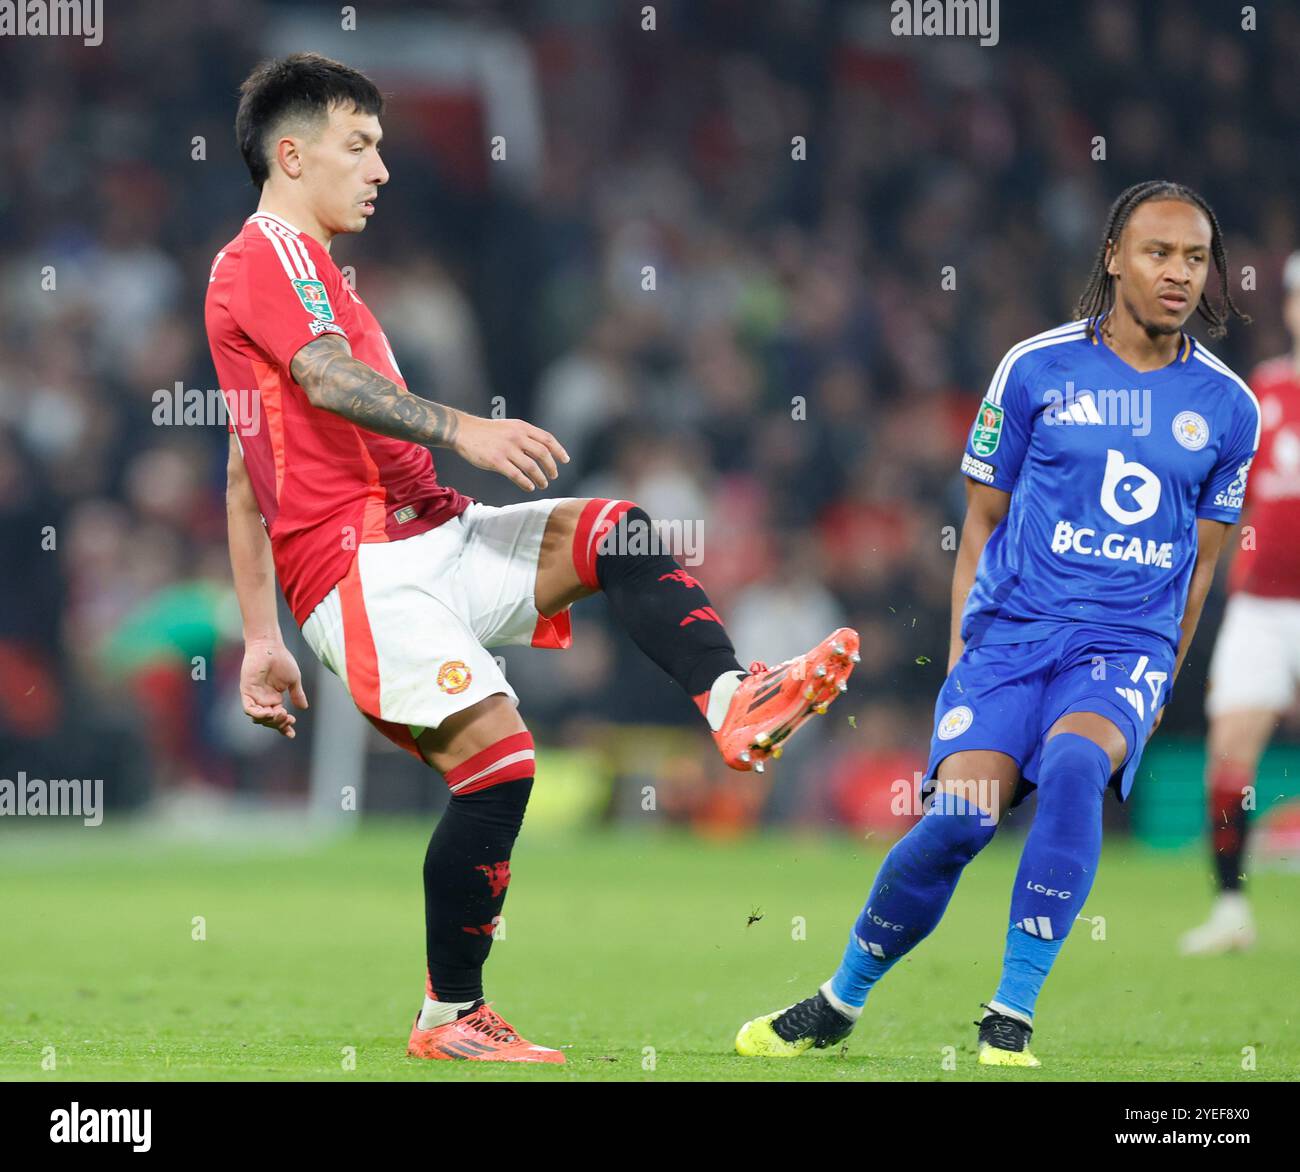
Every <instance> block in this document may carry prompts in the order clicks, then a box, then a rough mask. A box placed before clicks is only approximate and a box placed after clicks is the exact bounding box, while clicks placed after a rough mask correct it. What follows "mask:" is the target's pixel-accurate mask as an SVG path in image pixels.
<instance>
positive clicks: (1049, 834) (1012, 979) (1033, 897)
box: [979, 712, 1128, 1066]
mask: <svg viewBox="0 0 1300 1172" xmlns="http://www.w3.org/2000/svg"><path fill="white" fill-rule="evenodd" d="M1127 755H1128V743H1127V741H1126V739H1125V736H1124V733H1123V732H1121V731H1120V729H1119V728H1118V727H1116V725H1115V724H1114V722H1112V721H1111V720H1109V719H1108V718H1107V717H1104V716H1101V715H1099V714H1097V713H1094V712H1072V713H1069V714H1067V715H1066V716H1063V717H1061V718H1060V719H1059V720H1057V721H1056V722H1055V723H1054V724H1053V725H1052V727H1051V728H1050V729H1049V730H1048V732H1047V736H1046V737H1045V738H1044V744H1043V751H1042V757H1041V759H1040V764H1039V767H1038V777H1037V785H1038V809H1037V811H1036V813H1035V814H1034V822H1033V825H1032V826H1031V827H1030V828H1029V834H1028V836H1027V837H1026V839H1025V845H1024V849H1023V851H1022V852H1021V855H1020V867H1019V869H1018V870H1017V872H1016V881H1015V886H1014V887H1013V889H1012V894H1011V924H1010V927H1009V928H1008V929H1007V942H1006V950H1005V953H1004V955H1003V961H1002V980H1001V982H1000V983H999V984H998V988H997V992H996V993H995V994H994V995H993V999H992V1000H991V1001H989V1002H988V1004H987V1005H986V1006H985V1007H984V1009H985V1013H984V1018H983V1020H982V1021H980V1023H979V1027H980V1032H979V1062H980V1064H981V1065H984V1066H1037V1065H1039V1063H1038V1059H1036V1058H1035V1057H1034V1056H1033V1055H1032V1054H1031V1053H1030V1052H1029V1048H1028V1046H1029V1038H1030V1036H1031V1035H1032V1033H1033V1023H1034V1007H1035V1004H1036V1003H1037V1000H1038V994H1039V993H1040V992H1041V990H1042V987H1043V982H1044V981H1046V980H1047V974H1048V973H1049V972H1050V971H1051V968H1052V964H1053V963H1054V962H1055V960H1056V958H1057V956H1058V954H1059V953H1060V951H1061V946H1062V945H1063V944H1064V943H1065V937H1066V936H1067V935H1068V934H1069V931H1070V929H1071V927H1073V925H1074V921H1075V917H1076V916H1077V915H1078V914H1079V911H1080V910H1081V909H1082V908H1083V905H1084V902H1085V901H1086V900H1087V898H1088V892H1089V891H1091V890H1092V884H1093V880H1094V879H1095V878H1096V875H1097V863H1098V861H1099V860H1100V858H1101V810H1102V798H1103V797H1104V796H1105V793H1106V786H1107V784H1108V783H1109V781H1110V778H1111V775H1112V774H1113V773H1114V772H1115V770H1117V769H1118V768H1119V767H1120V766H1121V765H1122V764H1123V762H1124V760H1125V758H1126V756H1127Z"/></svg>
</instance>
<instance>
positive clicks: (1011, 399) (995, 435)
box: [961, 347, 1033, 492]
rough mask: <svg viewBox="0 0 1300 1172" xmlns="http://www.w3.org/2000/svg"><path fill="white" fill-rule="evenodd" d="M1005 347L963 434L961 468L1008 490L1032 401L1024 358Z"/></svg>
mask: <svg viewBox="0 0 1300 1172" xmlns="http://www.w3.org/2000/svg"><path fill="white" fill-rule="evenodd" d="M1016 349H1017V348H1016V347H1012V349H1011V350H1008V351H1007V353H1006V356H1005V357H1004V358H1003V359H1002V361H1001V362H1000V363H998V368H997V370H996V371H994V372H993V380H992V381H991V382H990V383H989V389H988V392H987V393H986V394H985V396H984V401H983V402H982V403H980V406H979V410H978V411H977V412H976V413H975V422H974V423H973V424H971V429H970V432H969V434H968V435H967V436H966V451H965V454H964V455H963V456H962V458H961V470H962V472H964V473H965V474H966V475H967V476H969V477H970V478H971V479H972V480H977V481H979V482H980V483H981V484H991V485H992V486H993V487H994V488H1000V489H1001V490H1002V491H1003V492H1010V491H1011V490H1012V488H1013V487H1014V486H1015V483H1016V478H1017V477H1018V476H1019V475H1020V466H1021V464H1023V463H1024V461H1025V452H1026V451H1027V450H1028V448H1029V434H1030V427H1031V425H1032V423H1033V410H1032V404H1031V403H1030V399H1029V392H1028V390H1027V388H1026V387H1025V381H1024V380H1025V374H1026V366H1027V363H1026V360H1025V358H1024V357H1023V356H1021V355H1017V354H1016Z"/></svg>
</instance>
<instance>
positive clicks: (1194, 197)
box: [1074, 179, 1250, 341]
mask: <svg viewBox="0 0 1300 1172" xmlns="http://www.w3.org/2000/svg"><path fill="white" fill-rule="evenodd" d="M1149 199H1177V200H1181V201H1182V202H1183V203H1189V204H1191V205H1192V206H1193V207H1196V208H1200V210H1201V211H1203V212H1204V213H1205V218H1206V219H1207V220H1209V221H1210V232H1211V235H1210V252H1211V253H1212V254H1213V256H1214V267H1215V268H1216V269H1218V270H1219V296H1220V297H1221V298H1222V303H1221V304H1220V305H1218V306H1215V305H1213V304H1212V303H1211V302H1210V300H1209V298H1207V297H1206V296H1205V294H1204V293H1202V294H1201V299H1200V301H1199V302H1197V305H1196V312H1197V313H1198V314H1200V315H1201V317H1203V318H1204V319H1205V320H1206V321H1207V322H1209V323H1210V330H1209V333H1210V337H1211V338H1222V337H1223V336H1224V335H1225V334H1226V333H1227V332H1228V326H1227V321H1228V314H1229V313H1231V314H1232V315H1233V317H1235V318H1237V319H1238V320H1239V321H1242V322H1245V323H1247V324H1249V322H1250V315H1249V314H1245V313H1242V312H1241V310H1240V309H1238V308H1237V306H1236V304H1235V302H1234V301H1233V300H1232V294H1231V293H1230V292H1228V258H1227V255H1226V254H1225V253H1224V251H1223V233H1222V232H1221V231H1220V230H1219V220H1218V217H1217V216H1215V214H1214V211H1213V209H1212V208H1211V207H1210V205H1209V204H1208V203H1206V202H1205V200H1204V198H1203V197H1202V196H1200V195H1198V194H1197V193H1196V192H1195V191H1193V190H1192V189H1191V188H1190V187H1187V186H1185V185H1184V184H1182V183H1173V182H1171V181H1170V180H1168V179H1149V180H1147V181H1146V182H1145V183H1135V184H1134V185H1133V186H1132V187H1130V188H1128V189H1127V190H1125V191H1122V192H1120V195H1119V198H1118V199H1117V200H1115V202H1114V203H1113V204H1111V205H1110V214H1109V215H1108V216H1107V217H1106V230H1105V231H1104V232H1103V233H1102V235H1101V247H1100V248H1098V249H1097V258H1096V260H1094V261H1093V262H1092V271H1091V272H1090V273H1089V274H1088V284H1087V286H1086V287H1085V288H1084V290H1083V295H1082V296H1081V297H1080V298H1079V304H1078V306H1077V308H1076V309H1075V311H1074V312H1075V316H1076V317H1086V318H1087V319H1088V326H1087V335H1088V340H1089V341H1092V339H1093V338H1094V337H1095V335H1096V322H1097V319H1098V318H1100V317H1101V316H1102V314H1104V313H1105V312H1106V311H1107V310H1108V309H1110V308H1111V307H1112V306H1113V305H1114V304H1115V287H1114V282H1113V281H1112V280H1111V277H1110V274H1109V273H1107V272H1106V258H1107V254H1108V252H1109V249H1110V245H1111V243H1112V242H1114V243H1115V244H1118V243H1119V237H1120V233H1121V232H1123V231H1124V225H1125V224H1127V223H1128V220H1129V217H1130V216H1131V215H1132V214H1133V209H1134V208H1136V207H1137V206H1138V205H1139V204H1143V203H1146V201H1147V200H1149Z"/></svg>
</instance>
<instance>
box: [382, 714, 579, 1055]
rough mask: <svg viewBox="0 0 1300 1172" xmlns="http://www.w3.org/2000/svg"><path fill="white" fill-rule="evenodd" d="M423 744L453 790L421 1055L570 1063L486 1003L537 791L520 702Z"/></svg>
mask: <svg viewBox="0 0 1300 1172" xmlns="http://www.w3.org/2000/svg"><path fill="white" fill-rule="evenodd" d="M416 743H417V745H418V746H419V748H420V751H421V753H422V754H423V756H424V758H425V760H426V761H428V763H429V764H430V765H432V766H433V767H434V768H435V769H437V770H438V771H439V772H440V773H441V774H442V775H443V777H444V778H445V779H446V781H447V785H448V786H449V787H450V789H451V800H450V801H449V802H448V804H447V809H446V810H445V811H444V813H443V815H442V817H441V818H440V819H439V821H438V825H437V827H436V828H435V829H434V832H433V836H432V838H430V840H429V848H428V851H427V853H426V854H425V858H424V903H425V912H424V914H425V936H426V948H427V959H428V975H427V979H426V984H425V997H424V1005H423V1007H422V1008H421V1010H420V1013H419V1016H418V1017H417V1018H416V1020H415V1024H414V1026H413V1027H412V1029H411V1038H410V1041H409V1043H408V1045H407V1053H408V1054H409V1055H410V1056H411V1057H413V1058H433V1059H469V1060H475V1061H489V1062H556V1063H559V1062H563V1061H564V1055H563V1054H562V1053H561V1052H560V1051H559V1050H554V1049H550V1048H548V1047H545V1046H537V1045H534V1044H533V1043H531V1042H529V1041H527V1040H525V1039H523V1038H521V1037H520V1036H519V1035H518V1034H517V1033H516V1032H515V1030H514V1028H513V1027H512V1026H511V1025H510V1024H509V1023H508V1022H507V1021H506V1020H505V1019H504V1018H502V1017H501V1016H500V1015H499V1014H498V1013H497V1012H496V1011H495V1010H494V1009H493V1008H492V1007H491V1006H490V1005H488V1004H486V1003H485V1001H484V999H483V966H484V963H485V962H486V961H487V957H488V952H489V951H490V950H491V948H492V939H493V933H494V931H495V930H496V928H497V925H498V924H499V923H500V917H501V910H502V907H503V905H504V904H505V898H506V892H507V890H508V888H509V886H510V855H511V851H512V849H513V847H514V844H515V838H516V837H517V836H518V834H519V828H520V826H521V825H522V823H523V818H524V810H525V808H526V806H527V805H528V797H529V794H530V792H531V790H532V786H533V772H534V757H533V742H532V737H531V736H530V735H529V733H528V730H527V729H526V728H525V727H524V723H523V721H522V720H521V719H520V717H519V713H518V711H517V710H516V708H515V706H514V704H513V703H512V702H511V700H510V699H509V698H508V697H507V696H505V695H493V696H489V697H488V698H487V699H485V700H480V701H479V702H478V703H477V704H475V705H473V707H470V708H467V709H464V710H462V711H460V712H457V713H455V714H454V715H452V716H449V717H448V718H447V719H446V720H444V721H443V722H442V724H440V725H439V727H438V728H437V729H436V730H435V729H428V730H425V731H424V732H423V733H422V734H421V735H420V736H419V737H418V738H417V739H416Z"/></svg>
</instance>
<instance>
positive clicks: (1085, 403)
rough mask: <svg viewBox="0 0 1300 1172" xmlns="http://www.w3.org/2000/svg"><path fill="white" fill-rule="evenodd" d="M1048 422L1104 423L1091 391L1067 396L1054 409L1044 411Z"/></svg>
mask: <svg viewBox="0 0 1300 1172" xmlns="http://www.w3.org/2000/svg"><path fill="white" fill-rule="evenodd" d="M1044 414H1045V416H1046V418H1047V422H1048V423H1105V422H1106V421H1105V420H1104V419H1103V418H1102V417H1101V412H1100V411H1098V410H1097V404H1096V401H1095V400H1094V399H1093V397H1092V392H1091V391H1088V392H1085V393H1084V394H1082V395H1077V396H1072V397H1071V396H1067V397H1066V398H1065V401H1064V402H1060V403H1059V405H1058V406H1056V407H1055V408H1054V409H1052V410H1049V411H1047V412H1044Z"/></svg>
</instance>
